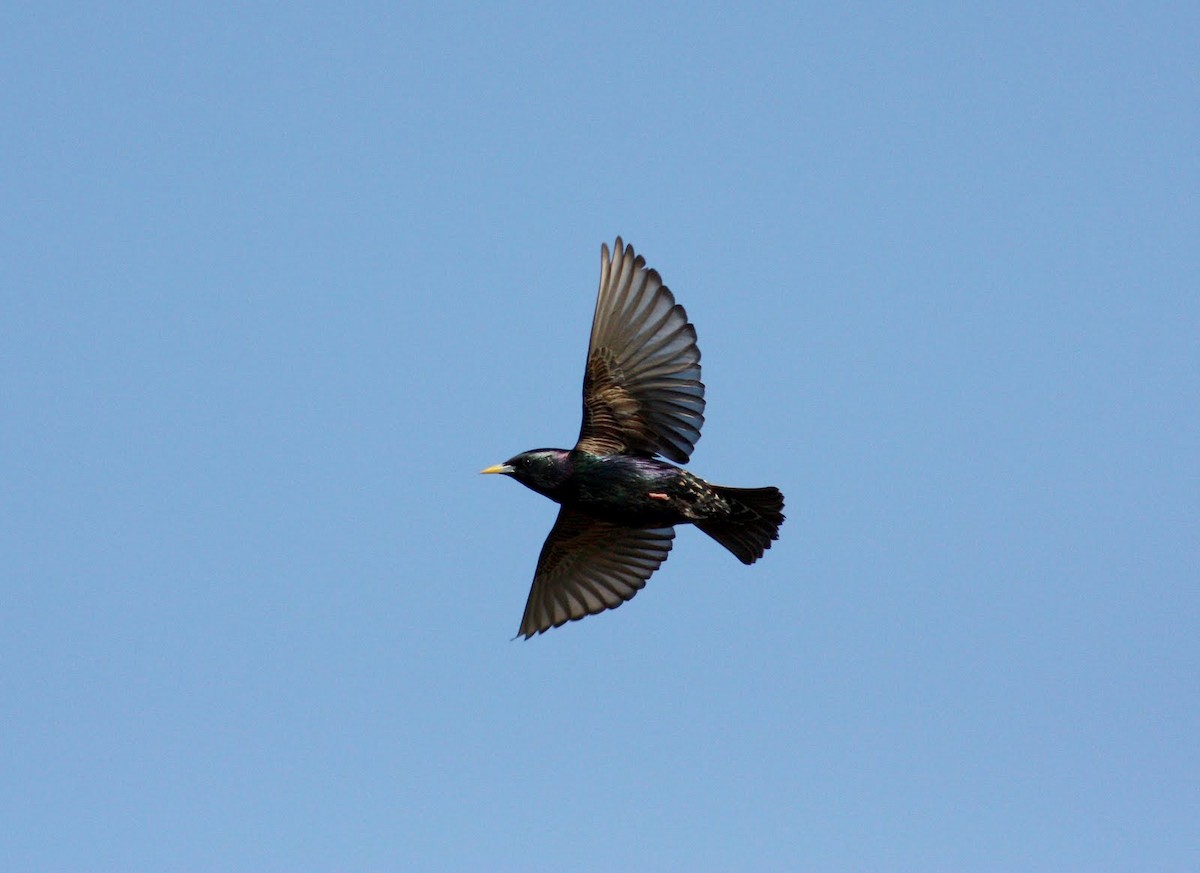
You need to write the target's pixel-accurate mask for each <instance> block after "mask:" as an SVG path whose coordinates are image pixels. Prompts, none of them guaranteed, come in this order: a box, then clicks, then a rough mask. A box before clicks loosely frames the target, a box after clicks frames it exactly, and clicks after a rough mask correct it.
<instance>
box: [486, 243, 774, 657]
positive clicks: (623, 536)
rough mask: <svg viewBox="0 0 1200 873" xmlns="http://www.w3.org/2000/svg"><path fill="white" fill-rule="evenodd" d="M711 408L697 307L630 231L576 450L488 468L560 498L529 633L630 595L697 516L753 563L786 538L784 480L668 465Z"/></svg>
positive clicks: (606, 306) (600, 311)
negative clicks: (687, 306) (765, 482)
mask: <svg viewBox="0 0 1200 873" xmlns="http://www.w3.org/2000/svg"><path fill="white" fill-rule="evenodd" d="M704 404H705V401H704V383H703V382H701V381H700V349H699V348H698V347H697V346H696V330H695V328H694V327H692V325H691V323H690V322H689V321H688V320H687V313H686V312H684V310H683V307H682V306H680V305H679V304H678V303H676V302H675V297H674V295H672V294H671V291H670V290H669V289H668V288H667V286H666V285H664V284H663V283H662V279H661V278H660V277H659V275H658V273H656V272H655V271H654V270H651V269H648V268H647V267H646V262H645V259H644V258H641V257H639V256H637V255H635V254H634V252H633V249H632V248H630V247H628V246H625V245H623V244H622V243H621V239H620V237H618V238H617V243H616V246H615V247H614V250H613V256H612V257H611V258H610V257H609V252H608V247H607V246H602V247H601V270H600V291H599V294H598V295H597V297H596V311H595V315H594V317H593V319H592V336H591V342H590V343H589V344H588V358H587V366H586V368H585V370H584V379H583V424H582V426H581V427H580V431H579V439H578V441H577V442H576V443H575V448H573V449H569V450H568V449H534V450H533V451H529V452H522V453H521V454H519V455H514V456H513V457H512V458H509V459H508V460H507V461H505V462H504V463H503V464H496V465H495V466H492V467H488V468H487V469H486V470H484V471H483V472H484V473H502V474H504V475H506V476H511V477H512V478H513V479H516V480H517V481H518V482H520V483H521V484H523V485H525V486H526V487H528V488H531V489H533V490H534V491H536V492H538V493H539V494H543V495H545V496H546V497H549V498H550V499H551V500H553V501H555V502H556V503H558V504H559V505H560V506H561V509H559V513H558V518H557V519H556V520H555V522H554V527H553V528H552V529H551V530H550V535H549V536H548V537H546V542H545V544H544V545H543V546H542V552H541V554H540V555H539V556H538V563H537V570H536V571H535V572H534V577H533V586H532V588H531V589H530V591H529V599H528V601H527V602H526V604H525V615H524V616H523V617H522V619H521V628H520V631H519V632H518V633H519V634H520V635H522V636H524V637H525V638H526V639H528V638H529V637H531V636H533V635H535V634H540V633H542V632H544V631H546V630H549V629H550V628H552V627H558V626H560V625H563V624H565V623H567V622H568V621H575V620H577V619H580V618H584V617H586V616H589V615H595V614H596V613H599V612H603V611H604V610H606V609H614V608H615V607H618V606H620V605H621V604H622V603H625V602H626V601H628V600H629V599H631V598H632V597H633V596H634V595H635V594H637V592H638V591H640V590H641V589H642V588H643V587H644V586H645V584H646V580H647V579H649V578H650V576H651V574H653V573H654V571H655V570H657V569H658V568H659V566H661V565H662V562H663V561H665V560H666V559H667V554H668V553H669V552H670V550H671V544H672V542H673V540H674V537H675V526H676V525H679V524H694V525H695V526H696V527H697V528H699V529H700V530H702V531H703V532H704V533H706V534H708V535H709V536H710V537H712V538H713V539H715V540H716V541H717V542H719V543H720V544H721V545H722V546H724V547H725V548H726V549H728V550H729V551H730V552H732V553H733V555H734V556H735V557H736V558H737V559H738V560H739V561H741V562H742V563H743V564H753V563H754V562H755V561H757V560H758V559H759V558H761V557H762V556H763V553H764V552H765V551H766V550H767V549H769V548H770V547H771V543H772V542H773V541H774V540H776V539H778V538H779V526H780V525H781V524H783V520H784V517H783V495H782V494H781V493H780V492H779V489H778V488H772V487H766V488H729V487H727V486H724V485H713V484H711V483H709V482H705V481H704V480H703V479H701V478H700V477H699V476H695V475H693V474H691V473H689V472H687V471H686V470H682V469H680V468H679V467H677V466H675V464H672V463H669V462H668V461H675V462H677V463H687V461H688V460H689V458H690V457H691V453H692V449H693V448H694V447H695V444H696V441H697V440H698V439H700V427H701V425H703V423H704ZM656 456H657V457H656ZM660 458H665V459H667V460H660Z"/></svg>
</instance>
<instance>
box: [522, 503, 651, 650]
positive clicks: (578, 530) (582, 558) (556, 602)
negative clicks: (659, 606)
mask: <svg viewBox="0 0 1200 873" xmlns="http://www.w3.org/2000/svg"><path fill="white" fill-rule="evenodd" d="M674 538H675V529H674V528H670V527H661V528H630V527H623V526H621V525H617V524H609V523H608V522H606V521H600V520H598V519H595V518H592V517H591V516H588V515H585V514H584V513H582V512H579V511H578V510H575V509H571V508H570V507H567V506H564V507H562V509H560V510H559V512H558V519H557V520H556V521H555V522H554V527H553V528H551V529H550V535H549V536H548V537H546V543H545V545H543V546H542V553H541V555H539V556H538V563H537V571H536V572H535V573H534V576H533V587H532V588H531V589H530V591H529V601H528V602H527V603H526V604H525V615H524V617H523V618H522V619H521V629H520V631H518V632H517V635H518V636H524V637H525V639H529V638H530V637H531V636H533V635H534V634H540V633H542V632H543V631H546V630H549V629H550V628H552V627H558V626H559V625H563V624H566V623H567V622H568V621H575V620H576V619H580V618H583V617H585V616H588V615H595V614H596V613H597V612H603V611H604V610H606V609H615V608H616V607H618V606H620V605H621V604H622V603H624V602H625V601H626V600H629V599H630V598H631V597H633V595H635V594H637V593H638V592H639V591H641V590H642V588H643V587H644V586H645V584H646V580H647V579H649V578H650V574H652V573H653V572H654V571H655V570H657V569H658V568H659V566H660V565H661V564H662V562H663V561H665V560H666V559H667V553H668V552H670V551H671V541H672V540H673V539H674Z"/></svg>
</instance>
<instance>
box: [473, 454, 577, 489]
mask: <svg viewBox="0 0 1200 873" xmlns="http://www.w3.org/2000/svg"><path fill="white" fill-rule="evenodd" d="M568 455H570V452H568V451H566V450H565V449H534V450H532V451H529V452H521V454H519V455H513V456H512V457H511V458H509V459H508V460H507V461H505V462H504V463H503V464H496V465H495V466H493V467H488V468H487V469H486V470H480V471H479V472H481V473H503V474H504V475H505V476H512V477H513V478H514V479H516V480H517V481H518V482H520V483H521V484H522V485H524V486H525V487H526V488H532V489H533V490H534V491H536V492H538V493H539V494H545V495H546V496H548V497H552V496H553V495H554V492H556V491H557V490H558V487H559V486H560V485H561V484H562V483H563V481H564V480H565V479H567V477H568V476H570V475H571V461H570V459H569V457H568Z"/></svg>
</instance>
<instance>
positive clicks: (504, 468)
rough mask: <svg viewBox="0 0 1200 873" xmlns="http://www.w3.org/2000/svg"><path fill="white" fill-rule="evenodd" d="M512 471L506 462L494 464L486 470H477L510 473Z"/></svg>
mask: <svg viewBox="0 0 1200 873" xmlns="http://www.w3.org/2000/svg"><path fill="white" fill-rule="evenodd" d="M512 471H513V468H512V467H510V466H508V464H496V465H494V466H491V467H488V468H487V469H486V470H480V471H479V472H480V473H511V472H512Z"/></svg>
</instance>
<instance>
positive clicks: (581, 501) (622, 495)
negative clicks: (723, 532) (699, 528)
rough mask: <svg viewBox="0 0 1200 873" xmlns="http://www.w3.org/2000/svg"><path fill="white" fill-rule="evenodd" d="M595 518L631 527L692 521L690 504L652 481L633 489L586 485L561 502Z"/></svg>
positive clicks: (693, 518)
mask: <svg viewBox="0 0 1200 873" xmlns="http://www.w3.org/2000/svg"><path fill="white" fill-rule="evenodd" d="M564 502H565V503H570V505H572V506H573V507H575V508H577V509H580V510H582V511H583V512H586V513H588V514H589V515H592V516H594V517H596V518H599V519H602V520H604V521H611V522H614V523H616V524H624V525H629V526H631V527H651V526H656V525H661V526H667V525H673V524H684V523H687V522H690V521H694V520H695V516H694V514H693V513H692V512H690V511H689V507H688V506H686V505H684V504H683V502H681V501H680V499H679V495H678V494H677V493H674V492H673V491H668V490H667V489H665V488H663V490H656V486H655V485H654V484H649V485H644V486H639V487H635V488H629V487H627V488H622V489H619V490H617V491H613V490H612V489H610V488H604V487H600V488H588V487H586V485H585V486H584V487H581V488H579V490H578V491H577V492H576V493H575V494H574V495H572V499H570V500H567V501H564Z"/></svg>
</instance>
